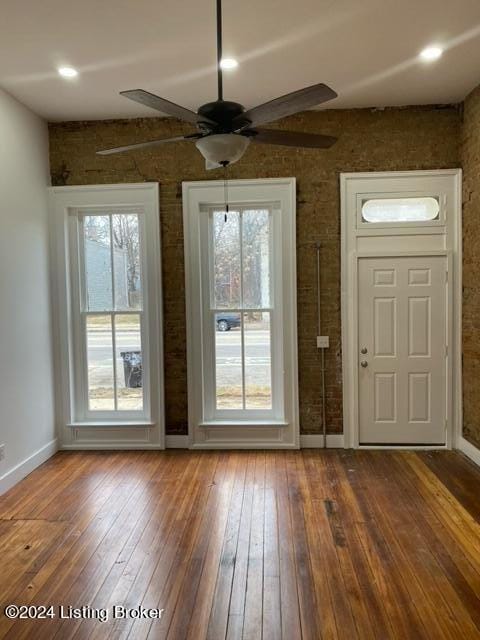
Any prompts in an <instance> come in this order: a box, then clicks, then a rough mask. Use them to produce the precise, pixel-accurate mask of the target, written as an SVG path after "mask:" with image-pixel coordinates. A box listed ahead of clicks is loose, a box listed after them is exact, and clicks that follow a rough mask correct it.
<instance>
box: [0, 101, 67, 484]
mask: <svg viewBox="0 0 480 640" xmlns="http://www.w3.org/2000/svg"><path fill="white" fill-rule="evenodd" d="M48 184H49V164H48V132H47V126H46V124H45V123H44V122H43V121H42V120H41V119H40V118H38V117H37V116H36V115H34V114H33V113H32V112H31V111H29V110H28V109H27V108H26V107H24V106H23V105H22V104H20V103H19V102H17V101H16V100H15V99H14V98H12V97H11V96H10V95H8V94H7V93H5V92H3V91H1V90H0V445H1V444H4V445H5V458H4V459H3V460H0V493H2V492H3V491H5V490H6V489H8V488H9V487H10V486H12V485H13V484H15V482H17V481H18V480H19V479H20V478H21V477H22V476H23V475H26V474H27V473H29V472H30V471H31V470H32V469H33V468H35V466H37V465H38V464H39V463H40V462H43V460H45V459H46V458H47V457H49V455H51V453H52V452H53V451H54V450H55V427H54V396H53V358H52V343H51V322H50V313H51V305H50V285H49V262H48V226H47V190H46V187H47V186H48Z"/></svg>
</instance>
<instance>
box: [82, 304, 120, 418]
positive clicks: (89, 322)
mask: <svg viewBox="0 0 480 640" xmlns="http://www.w3.org/2000/svg"><path fill="white" fill-rule="evenodd" d="M86 331H87V364H88V408H89V409H90V411H112V410H114V409H115V400H114V387H113V357H112V354H113V347H112V325H111V319H110V316H96V315H95V316H87V318H86Z"/></svg>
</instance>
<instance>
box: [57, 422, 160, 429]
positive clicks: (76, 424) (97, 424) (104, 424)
mask: <svg viewBox="0 0 480 640" xmlns="http://www.w3.org/2000/svg"><path fill="white" fill-rule="evenodd" d="M65 426H67V427H71V428H72V429H79V428H82V427H88V428H89V429H91V428H92V427H98V428H105V429H122V428H126V429H131V428H132V427H133V428H135V427H139V428H142V429H145V427H155V426H156V423H155V422H146V421H141V420H132V421H126V422H112V421H105V422H102V421H100V420H94V421H90V422H69V423H67V424H66V425H65Z"/></svg>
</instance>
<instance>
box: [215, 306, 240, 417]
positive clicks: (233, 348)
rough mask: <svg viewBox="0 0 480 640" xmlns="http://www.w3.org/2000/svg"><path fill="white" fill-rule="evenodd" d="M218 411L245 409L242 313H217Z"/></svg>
mask: <svg viewBox="0 0 480 640" xmlns="http://www.w3.org/2000/svg"><path fill="white" fill-rule="evenodd" d="M215 372H216V380H215V384H216V390H215V396H216V405H217V409H243V383H242V332H241V326H240V313H234V312H228V313H217V314H215Z"/></svg>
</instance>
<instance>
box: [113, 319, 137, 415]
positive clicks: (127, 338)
mask: <svg viewBox="0 0 480 640" xmlns="http://www.w3.org/2000/svg"><path fill="white" fill-rule="evenodd" d="M115 349H116V352H117V353H116V367H117V408H118V409H119V410H120V411H141V410H142V409H143V366H142V364H143V363H142V337H141V326H140V315H137V314H125V315H123V314H118V315H116V316H115Z"/></svg>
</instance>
